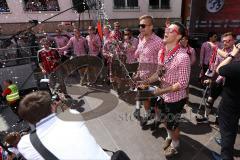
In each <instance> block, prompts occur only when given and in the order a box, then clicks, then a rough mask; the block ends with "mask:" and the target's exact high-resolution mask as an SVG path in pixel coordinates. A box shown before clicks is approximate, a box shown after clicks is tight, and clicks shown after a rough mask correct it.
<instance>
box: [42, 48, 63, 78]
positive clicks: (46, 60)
mask: <svg viewBox="0 0 240 160" xmlns="http://www.w3.org/2000/svg"><path fill="white" fill-rule="evenodd" d="M59 60H60V56H59V54H58V52H57V51H56V50H54V49H49V50H44V49H42V50H40V51H39V52H38V62H39V63H42V66H43V68H44V69H45V70H46V72H47V73H51V72H52V71H53V70H54V69H55V68H56V67H57V65H58V62H59Z"/></svg>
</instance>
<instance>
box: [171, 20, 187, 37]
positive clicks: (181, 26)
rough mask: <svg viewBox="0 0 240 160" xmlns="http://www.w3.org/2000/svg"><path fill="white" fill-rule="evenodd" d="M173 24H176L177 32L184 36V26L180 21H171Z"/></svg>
mask: <svg viewBox="0 0 240 160" xmlns="http://www.w3.org/2000/svg"><path fill="white" fill-rule="evenodd" d="M173 24H175V25H176V26H178V31H179V34H180V35H182V38H183V37H185V36H186V27H185V26H184V25H183V24H182V23H180V22H177V21H176V22H173Z"/></svg>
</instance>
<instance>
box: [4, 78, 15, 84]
mask: <svg viewBox="0 0 240 160" xmlns="http://www.w3.org/2000/svg"><path fill="white" fill-rule="evenodd" d="M5 82H7V83H9V84H12V83H13V82H12V80H10V79H6V80H5Z"/></svg>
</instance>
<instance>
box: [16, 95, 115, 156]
mask: <svg viewBox="0 0 240 160" xmlns="http://www.w3.org/2000/svg"><path fill="white" fill-rule="evenodd" d="M52 108H55V106H54V104H52V101H51V97H50V95H49V94H48V93H47V92H44V91H39V92H33V93H30V94H28V95H27V96H26V97H24V98H23V100H22V101H21V102H20V106H19V115H20V116H21V117H22V118H23V119H24V120H25V121H27V122H29V123H31V124H34V125H36V132H33V133H31V134H28V135H25V136H23V137H22V138H21V140H20V142H19V144H18V149H19V151H20V153H21V154H22V155H23V156H24V157H25V158H26V159H31V160H36V159H38V160H39V159H44V158H45V156H43V155H42V154H40V153H39V152H41V151H40V150H39V148H38V149H36V148H37V147H36V146H35V145H34V144H35V143H36V141H34V140H36V139H34V140H33V139H32V136H33V135H35V136H37V137H38V138H39V140H40V143H42V145H43V146H44V147H45V148H46V150H47V151H48V152H50V153H51V154H52V155H53V156H55V157H57V158H56V159H100V160H106V159H110V157H109V156H108V155H107V154H106V153H105V152H104V151H103V150H102V148H101V147H100V146H99V145H98V144H97V143H96V141H95V139H94V137H93V136H92V135H91V134H90V133H89V131H88V129H87V127H86V126H85V124H84V122H82V121H74V122H73V121H63V120H60V119H59V118H58V117H57V116H56V114H54V113H52V110H53V109H52ZM30 137H31V139H30ZM35 138H36V137H35ZM45 159H46V158H45ZM48 159H49V158H48Z"/></svg>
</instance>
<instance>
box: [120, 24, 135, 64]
mask: <svg viewBox="0 0 240 160" xmlns="http://www.w3.org/2000/svg"><path fill="white" fill-rule="evenodd" d="M123 46H124V49H125V52H126V56H127V60H126V63H127V64H132V63H135V62H137V58H136V56H135V51H136V49H137V46H138V39H137V38H134V37H133V35H132V31H131V29H129V28H125V29H124V43H123Z"/></svg>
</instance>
